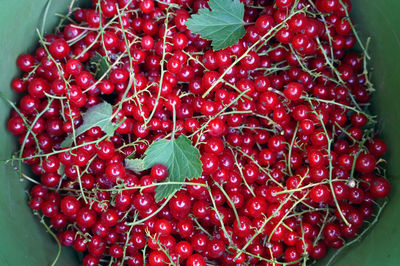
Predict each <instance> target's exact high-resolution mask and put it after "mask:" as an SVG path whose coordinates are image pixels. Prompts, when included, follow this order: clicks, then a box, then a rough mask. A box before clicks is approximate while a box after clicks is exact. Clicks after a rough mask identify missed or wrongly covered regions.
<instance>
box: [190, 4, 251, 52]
mask: <svg viewBox="0 0 400 266" xmlns="http://www.w3.org/2000/svg"><path fill="white" fill-rule="evenodd" d="M208 5H209V6H210V9H211V10H209V9H207V8H202V9H199V11H198V13H197V14H194V15H192V16H191V18H189V19H188V20H187V21H186V26H187V28H188V29H189V30H191V31H192V32H194V33H197V34H200V37H202V38H203V39H206V40H210V41H212V43H211V45H212V46H213V50H215V51H216V50H221V49H224V48H226V47H229V46H232V45H233V44H235V43H237V42H238V41H239V39H240V38H242V37H243V36H244V35H245V33H246V30H245V28H244V21H243V17H244V5H243V3H241V2H240V1H239V0H210V1H208Z"/></svg>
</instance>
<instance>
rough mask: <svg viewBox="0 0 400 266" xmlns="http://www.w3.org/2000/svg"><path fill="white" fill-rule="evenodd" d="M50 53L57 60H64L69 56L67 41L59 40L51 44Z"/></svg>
mask: <svg viewBox="0 0 400 266" xmlns="http://www.w3.org/2000/svg"><path fill="white" fill-rule="evenodd" d="M49 51H50V54H51V55H52V56H53V57H54V58H55V59H62V58H64V57H66V56H67V55H68V54H69V52H70V47H69V45H68V43H67V42H66V41H64V40H61V39H58V40H55V41H53V42H52V43H51V44H50V46H49Z"/></svg>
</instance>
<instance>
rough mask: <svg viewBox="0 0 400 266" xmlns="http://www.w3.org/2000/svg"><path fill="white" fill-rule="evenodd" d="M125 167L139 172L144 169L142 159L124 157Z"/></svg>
mask: <svg viewBox="0 0 400 266" xmlns="http://www.w3.org/2000/svg"><path fill="white" fill-rule="evenodd" d="M125 168H126V169H128V170H131V171H133V172H135V173H136V174H139V173H140V172H142V171H143V170H144V167H143V160H142V159H125Z"/></svg>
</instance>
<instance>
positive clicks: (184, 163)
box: [143, 135, 202, 202]
mask: <svg viewBox="0 0 400 266" xmlns="http://www.w3.org/2000/svg"><path fill="white" fill-rule="evenodd" d="M156 164H163V165H165V166H166V167H167V168H168V177H167V179H166V180H165V181H164V182H165V183H168V182H184V181H185V180H192V179H195V178H199V177H200V176H201V172H202V165H201V161H200V152H199V150H198V149H196V148H195V147H193V145H192V142H191V141H190V140H189V139H188V138H187V137H186V136H184V135H181V136H179V137H178V138H177V139H173V140H166V139H162V140H158V141H156V142H153V143H152V144H151V145H150V147H149V148H148V149H147V151H146V152H145V157H144V159H143V166H144V169H149V168H151V167H153V166H154V165H156ZM181 187H182V185H181V184H165V185H161V186H157V188H156V194H155V200H156V201H157V202H158V201H160V200H162V199H163V198H167V197H168V196H170V195H172V194H174V193H175V192H176V191H177V190H179V189H180V188H181Z"/></svg>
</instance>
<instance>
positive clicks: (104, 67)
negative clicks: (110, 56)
mask: <svg viewBox="0 0 400 266" xmlns="http://www.w3.org/2000/svg"><path fill="white" fill-rule="evenodd" d="M90 65H93V66H94V76H95V78H96V79H100V78H101V77H102V76H103V75H104V74H105V73H106V72H107V71H108V69H110V64H109V63H108V61H107V58H106V57H104V56H102V55H101V54H99V53H97V52H96V55H94V56H93V57H92V58H91V59H90Z"/></svg>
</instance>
